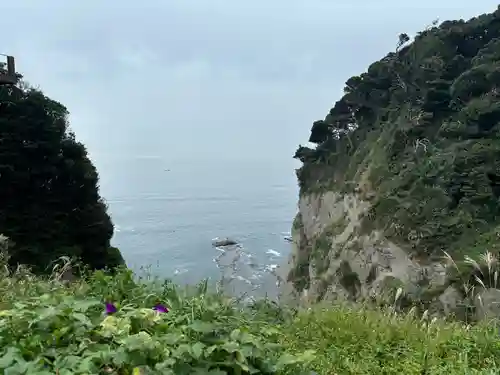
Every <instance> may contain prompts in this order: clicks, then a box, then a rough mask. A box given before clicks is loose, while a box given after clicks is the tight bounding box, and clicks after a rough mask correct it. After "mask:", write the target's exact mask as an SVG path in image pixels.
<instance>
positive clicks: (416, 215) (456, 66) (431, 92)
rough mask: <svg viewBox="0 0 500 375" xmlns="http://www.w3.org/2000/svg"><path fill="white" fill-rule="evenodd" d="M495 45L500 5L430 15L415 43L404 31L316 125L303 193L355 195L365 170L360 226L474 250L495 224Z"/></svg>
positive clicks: (418, 245)
mask: <svg viewBox="0 0 500 375" xmlns="http://www.w3.org/2000/svg"><path fill="white" fill-rule="evenodd" d="M499 47H500V7H499V8H498V9H497V10H496V11H494V12H492V13H490V14H484V15H481V16H479V17H475V18H472V19H470V20H468V21H463V20H459V21H446V22H444V23H442V24H441V25H439V26H438V25H437V22H434V23H433V24H432V26H431V27H428V28H426V29H425V30H424V31H423V32H421V33H418V34H417V35H416V36H415V38H414V40H413V41H411V42H410V37H409V36H408V35H407V34H401V35H400V36H399V40H398V41H397V43H396V45H395V51H394V52H390V53H388V54H387V55H386V56H385V57H383V58H382V59H380V60H379V61H376V62H374V63H373V64H371V65H370V66H369V67H368V68H367V70H366V72H362V73H361V74H358V75H356V76H354V77H351V78H349V79H348V80H347V82H346V86H345V89H344V94H343V96H342V97H341V98H340V99H339V100H338V101H337V102H336V104H335V106H334V107H333V108H332V109H331V110H330V112H329V114H328V115H327V116H326V118H325V120H324V121H317V122H315V123H314V125H313V127H312V129H311V137H310V141H311V142H314V143H316V147H315V148H314V149H304V148H299V150H298V152H297V154H296V157H297V158H298V159H299V160H301V161H302V162H303V166H302V167H301V168H300V169H299V170H298V171H297V176H298V178H299V185H300V187H301V193H302V194H307V193H308V192H314V193H315V192H317V191H318V187H321V188H322V189H324V188H325V187H328V188H329V189H331V190H334V191H340V192H350V193H352V192H353V190H352V188H351V185H352V183H354V185H356V184H357V183H358V182H360V181H359V180H360V179H362V180H363V181H362V182H363V185H364V186H365V185H369V186H370V189H371V190H372V191H370V196H371V199H370V202H371V204H372V208H371V211H370V212H369V213H368V214H367V216H366V218H364V222H363V228H376V229H378V230H382V231H385V234H386V235H387V237H389V238H391V239H392V240H394V241H396V242H398V243H400V244H401V245H402V246H403V247H405V248H408V249H409V250H412V251H413V252H415V253H416V255H418V256H423V257H425V256H434V255H439V256H441V255H442V250H446V251H448V252H449V253H452V252H455V251H457V252H468V253H469V254H470V251H469V250H470V249H473V248H474V249H475V248H476V243H477V241H478V238H479V237H481V236H482V237H481V238H484V236H483V234H488V233H490V232H491V231H494V230H497V229H495V228H500V185H499V184H500V53H499ZM306 156H307V157H306ZM321 168H323V170H324V171H325V173H321ZM333 172H334V173H333ZM317 176H321V181H319V180H318V177H317ZM395 224H397V225H395ZM486 237H487V238H493V237H494V236H486ZM481 243H482V244H483V245H481V246H484V241H483V242H481Z"/></svg>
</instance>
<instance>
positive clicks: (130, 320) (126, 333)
mask: <svg viewBox="0 0 500 375" xmlns="http://www.w3.org/2000/svg"><path fill="white" fill-rule="evenodd" d="M1 259H2V260H1V264H0V273H1V275H0V374H11V375H12V374H30V375H41V374H58V375H69V374H144V375H145V374H179V375H180V374H230V375H232V374H238V375H247V374H310V373H311V371H315V372H316V373H318V374H321V375H326V374H328V375H332V374H338V375H343V374H359V375H363V374H367V375H368V374H398V375H399V374H408V375H413V374H415V375H416V374H419V375H421V374H436V375H437V374H498V373H500V339H499V335H498V329H497V325H496V323H495V322H494V321H483V322H481V323H479V324H477V325H469V324H464V323H460V322H445V321H444V320H441V319H437V318H433V319H431V318H429V316H428V315H427V314H424V315H423V316H417V315H416V314H415V310H411V311H410V312H409V313H406V314H400V313H398V312H397V310H396V309H394V308H389V309H375V308H373V307H368V306H345V305H336V306H332V305H324V304H323V305H321V304H318V305H315V306H311V307H310V308H308V309H304V310H299V311H295V310H292V309H289V308H287V307H286V306H282V305H280V304H279V303H276V302H273V301H269V300H265V299H263V300H259V301H256V302H254V303H249V304H248V303H245V304H243V303H240V301H241V299H240V298H236V297H229V296H227V295H225V294H224V293H223V292H222V291H221V290H220V289H219V290H211V289H210V288H209V285H208V283H207V282H206V281H204V282H201V283H200V284H198V285H195V286H191V287H182V288H181V287H179V286H177V285H175V284H174V283H172V282H171V281H168V280H162V279H159V278H149V277H143V278H139V279H138V278H137V277H135V275H134V274H133V273H132V272H131V271H130V270H127V269H124V268H123V269H118V270H116V272H115V273H114V275H110V274H107V273H105V272H102V271H97V272H93V273H88V272H86V271H85V270H82V271H80V273H81V274H82V277H80V278H78V279H75V280H74V281H71V282H69V283H68V282H66V281H65V280H64V276H63V275H65V273H66V271H67V270H68V269H69V268H73V269H74V268H75V267H76V265H74V264H71V262H70V260H69V259H67V258H64V259H61V262H59V263H57V264H56V265H54V268H53V272H52V274H51V275H50V276H48V277H40V276H35V275H33V274H31V272H30V271H29V270H28V269H26V268H25V267H18V268H16V269H10V268H9V267H8V266H7V265H6V261H5V259H6V258H5V257H3V258H1ZM493 259H494V258H493V257H492V256H485V257H484V259H483V261H484V260H488V261H489V262H490V265H491V267H490V268H489V271H488V272H490V271H491V272H490V274H491V275H492V278H490V277H489V276H488V277H486V278H485V277H484V276H485V275H487V274H486V271H487V270H488V267H487V266H486V265H483V263H484V262H481V261H478V262H476V263H477V266H478V267H476V266H475V264H474V263H473V262H472V261H469V264H470V265H471V267H472V268H474V269H475V270H478V269H481V270H482V272H484V275H483V276H478V277H479V280H481V282H482V284H484V288H487V287H488V286H489V285H493V284H491V283H490V281H494V280H495V272H496V271H495V269H494V264H495V262H494V261H493ZM486 263H487V262H486ZM485 266H486V268H485ZM459 268H460V267H459V266H458V265H457V269H459ZM490 274H488V275H490ZM469 279H474V278H473V277H470V278H469ZM469 279H467V278H464V283H465V282H466V281H468V280H469ZM485 280H486V281H485ZM482 284H481V283H480V282H479V281H477V283H476V284H475V288H476V292H477V289H478V288H479V286H480V285H482ZM464 285H465V284H464ZM401 293H402V291H401V290H400V291H398V293H397V294H396V301H395V302H394V305H396V303H397V299H398V298H400V296H401ZM105 302H112V303H113V304H114V305H115V306H116V308H117V312H116V313H113V314H105V310H104V303H105ZM158 303H161V304H163V305H165V306H167V307H168V308H169V312H168V313H158V312H156V311H154V310H152V308H151V307H152V306H154V305H156V304H158Z"/></svg>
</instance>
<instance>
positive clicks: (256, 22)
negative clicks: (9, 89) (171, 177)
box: [0, 0, 497, 167]
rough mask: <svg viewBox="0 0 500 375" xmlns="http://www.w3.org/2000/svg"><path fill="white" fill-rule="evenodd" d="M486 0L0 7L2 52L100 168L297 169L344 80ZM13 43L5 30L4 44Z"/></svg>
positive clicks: (481, 8)
mask: <svg viewBox="0 0 500 375" xmlns="http://www.w3.org/2000/svg"><path fill="white" fill-rule="evenodd" d="M438 3H439V4H438ZM496 6H497V2H496V1H493V0H483V1H481V4H479V2H470V1H465V0H456V1H453V2H452V1H451V0H442V1H440V2H437V1H431V0H421V1H419V2H413V3H408V2H396V1H395V0H385V1H384V0H379V1H376V2H375V1H373V0H370V1H368V0H351V1H332V0H328V1H327V0H308V1H299V0H287V1H284V0H273V1H272V0H267V1H264V0H254V1H252V2H250V1H246V2H243V1H229V0H212V1H204V0H182V1H181V0H177V1H174V0H164V1H160V0H145V1H142V2H135V1H134V2H132V1H129V0H125V1H121V2H102V1H99V2H98V1H96V0H91V1H86V2H69V1H67V0H65V1H62V0H46V1H43V2H41V1H35V0H16V1H15V2H7V1H6V0H0V9H1V10H2V11H1V12H2V13H4V11H5V12H9V13H11V14H13V15H15V16H14V17H13V18H9V19H6V18H5V17H3V18H2V29H3V33H4V35H6V34H7V35H8V38H7V39H5V38H3V40H2V42H3V43H2V48H3V51H0V52H5V53H9V54H14V55H15V56H16V58H17V63H18V68H19V70H20V71H21V72H22V73H23V74H24V75H25V77H26V79H27V80H28V81H29V82H30V83H32V84H35V85H40V86H41V87H42V88H43V89H44V91H45V92H46V93H47V94H48V95H49V96H51V97H53V98H55V99H57V100H60V101H61V102H62V103H63V104H65V105H66V106H67V107H68V108H69V110H70V112H71V114H72V115H71V123H72V128H73V129H74V130H75V131H76V133H77V136H78V138H80V139H82V140H83V141H84V142H85V143H86V145H87V146H88V148H89V150H90V152H91V154H92V155H93V156H94V157H95V158H96V159H97V164H98V167H99V164H100V163H101V164H104V160H109V159H111V158H116V157H121V156H127V155H159V156H162V157H165V158H166V159H171V160H178V159H186V158H191V159H196V158H203V159H216V160H217V159H220V158H226V159H228V158H230V159H232V158H234V159H249V158H252V157H260V158H262V159H269V158H278V159H285V158H289V157H291V155H292V154H293V152H294V150H295V147H296V146H297V144H298V143H300V142H304V141H305V140H306V139H307V137H308V133H309V129H310V125H311V123H312V121H313V120H315V119H318V118H322V117H324V115H325V114H326V113H327V111H328V110H329V108H330V106H331V105H332V103H333V102H334V101H335V100H336V98H337V97H338V96H339V94H340V92H341V89H342V87H343V83H344V82H345V80H346V79H347V78H348V77H349V76H351V75H353V74H358V73H360V72H361V71H363V70H364V69H365V68H366V67H367V66H368V64H370V63H371V62H372V61H374V60H375V59H377V58H380V57H382V56H383V55H384V54H386V53H387V52H388V51H389V50H390V49H393V48H394V46H395V42H396V39H397V35H398V34H399V33H400V32H409V33H414V32H416V31H418V30H421V29H422V28H423V27H425V25H428V24H429V23H430V22H432V20H433V19H435V18H437V17H439V18H440V19H441V20H445V19H454V18H461V17H463V18H469V17H472V16H474V15H477V14H480V13H484V12H486V11H493V10H494V9H495V8H496ZM6 30H9V32H8V33H7V32H6Z"/></svg>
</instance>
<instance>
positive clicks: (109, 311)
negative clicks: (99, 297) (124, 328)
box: [106, 302, 117, 315]
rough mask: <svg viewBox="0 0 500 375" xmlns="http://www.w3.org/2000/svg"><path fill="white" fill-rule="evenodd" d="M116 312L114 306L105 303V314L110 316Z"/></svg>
mask: <svg viewBox="0 0 500 375" xmlns="http://www.w3.org/2000/svg"><path fill="white" fill-rule="evenodd" d="M116 311H117V308H116V306H115V305H113V304H112V303H110V302H106V314H107V315H111V314H114V313H115V312H116Z"/></svg>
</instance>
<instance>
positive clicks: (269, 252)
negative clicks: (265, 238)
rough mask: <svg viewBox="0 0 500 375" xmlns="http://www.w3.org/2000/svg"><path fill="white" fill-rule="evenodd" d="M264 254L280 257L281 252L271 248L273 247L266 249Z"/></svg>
mask: <svg viewBox="0 0 500 375" xmlns="http://www.w3.org/2000/svg"><path fill="white" fill-rule="evenodd" d="M266 254H270V255H273V256H275V257H280V256H281V253H280V252H278V251H276V250H273V249H268V250H267V251H266Z"/></svg>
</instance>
